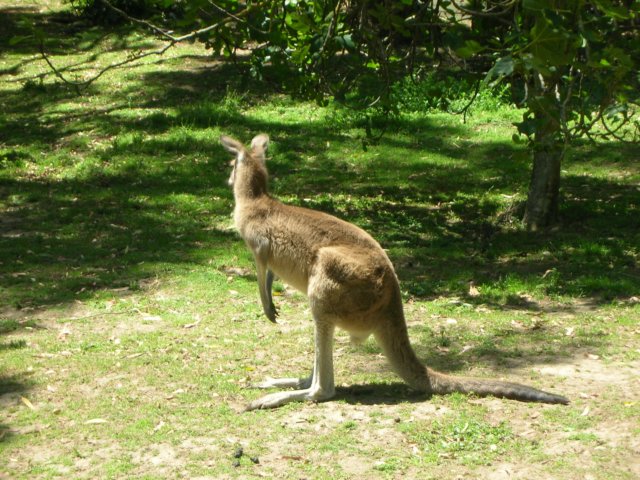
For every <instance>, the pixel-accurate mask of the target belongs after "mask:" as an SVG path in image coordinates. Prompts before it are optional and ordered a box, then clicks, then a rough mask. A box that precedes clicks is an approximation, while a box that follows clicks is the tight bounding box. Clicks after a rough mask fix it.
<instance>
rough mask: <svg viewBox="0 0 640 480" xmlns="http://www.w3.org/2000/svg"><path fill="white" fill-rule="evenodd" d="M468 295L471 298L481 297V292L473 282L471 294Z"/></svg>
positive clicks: (470, 286) (470, 287)
mask: <svg viewBox="0 0 640 480" xmlns="http://www.w3.org/2000/svg"><path fill="white" fill-rule="evenodd" d="M468 295H469V296H470V297H479V296H480V290H478V287H476V286H475V284H474V283H473V282H469V292H468Z"/></svg>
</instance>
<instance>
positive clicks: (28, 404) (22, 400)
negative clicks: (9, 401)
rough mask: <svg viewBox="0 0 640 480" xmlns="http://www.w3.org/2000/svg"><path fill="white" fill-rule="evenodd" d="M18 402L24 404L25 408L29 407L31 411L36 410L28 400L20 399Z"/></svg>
mask: <svg viewBox="0 0 640 480" xmlns="http://www.w3.org/2000/svg"><path fill="white" fill-rule="evenodd" d="M20 401H21V402H22V403H24V404H25V405H26V406H27V407H29V408H30V409H31V410H35V409H36V407H34V406H33V403H31V402H30V401H29V399H28V398H25V397H20Z"/></svg>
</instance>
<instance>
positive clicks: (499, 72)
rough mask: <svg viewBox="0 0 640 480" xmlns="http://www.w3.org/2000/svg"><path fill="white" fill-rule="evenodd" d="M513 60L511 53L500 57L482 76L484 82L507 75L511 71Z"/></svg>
mask: <svg viewBox="0 0 640 480" xmlns="http://www.w3.org/2000/svg"><path fill="white" fill-rule="evenodd" d="M513 68H514V61H513V57H511V55H507V56H506V57H501V58H499V59H498V61H497V62H496V63H495V65H494V66H493V67H491V70H489V71H488V72H487V76H486V77H485V78H484V83H489V82H491V81H492V80H493V79H494V78H498V79H500V78H502V77H507V76H509V75H511V74H512V73H513Z"/></svg>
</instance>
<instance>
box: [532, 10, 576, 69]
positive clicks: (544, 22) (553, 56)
mask: <svg viewBox="0 0 640 480" xmlns="http://www.w3.org/2000/svg"><path fill="white" fill-rule="evenodd" d="M530 35H531V44H530V45H529V51H530V52H531V53H532V54H533V56H534V57H535V58H536V59H537V60H538V61H541V62H543V63H545V64H547V65H555V66H560V65H567V64H568V63H569V62H570V61H571V60H572V58H573V54H574V48H573V46H572V45H571V43H570V42H569V35H570V34H569V32H568V31H567V30H561V29H560V28H559V27H556V26H555V25H554V24H553V23H552V22H551V20H549V19H548V18H545V17H544V16H542V15H539V16H537V17H536V23H535V24H534V26H533V28H532V29H531V32H530Z"/></svg>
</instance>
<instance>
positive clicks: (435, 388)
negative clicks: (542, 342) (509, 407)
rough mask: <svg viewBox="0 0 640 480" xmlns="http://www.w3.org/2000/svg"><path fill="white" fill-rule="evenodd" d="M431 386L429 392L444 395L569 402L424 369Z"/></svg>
mask: <svg viewBox="0 0 640 480" xmlns="http://www.w3.org/2000/svg"><path fill="white" fill-rule="evenodd" d="M426 371H427V375H428V376H429V383H430V385H431V392H432V393H436V394H446V393H453V392H460V393H472V394H475V395H479V396H481V397H484V396H488V395H491V396H494V397H500V398H509V399H512V400H520V401H521V402H540V403H559V404H562V405H567V404H568V403H569V400H568V399H567V398H565V397H563V396H562V395H556V394H554V393H548V392H544V391H542V390H538V389H536V388H533V387H529V386H527V385H521V384H519V383H511V382H502V381H499V380H489V379H486V380H485V379H479V378H470V377H453V376H449V375H445V374H444V373H440V372H436V371H435V370H432V369H430V368H426Z"/></svg>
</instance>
